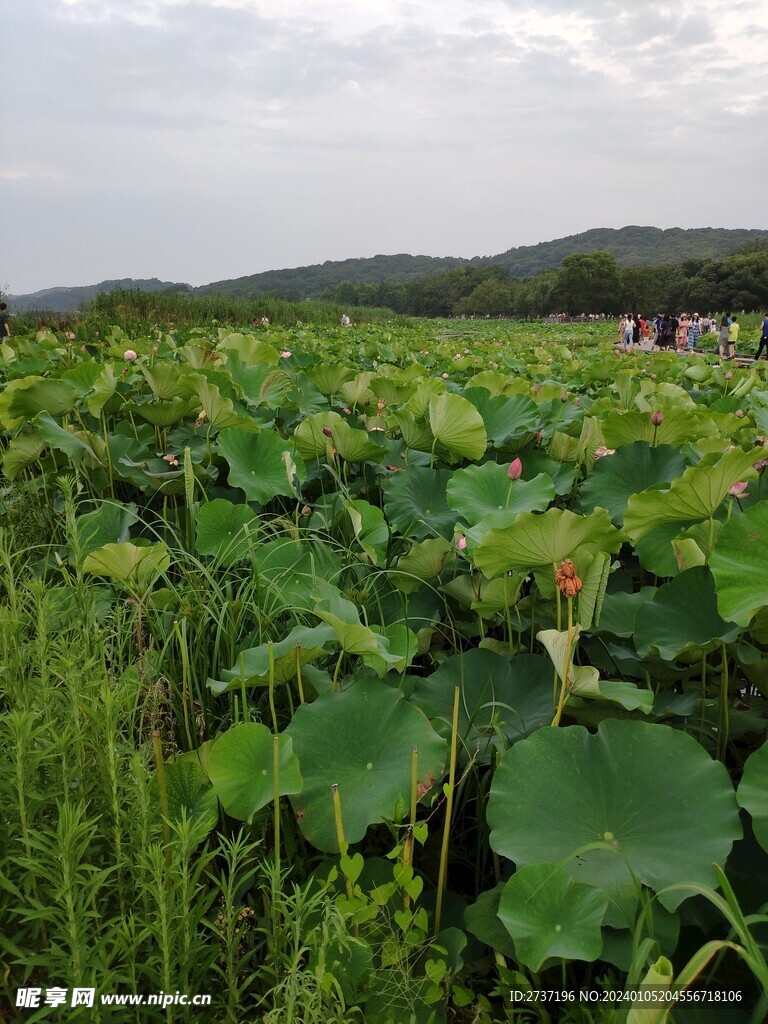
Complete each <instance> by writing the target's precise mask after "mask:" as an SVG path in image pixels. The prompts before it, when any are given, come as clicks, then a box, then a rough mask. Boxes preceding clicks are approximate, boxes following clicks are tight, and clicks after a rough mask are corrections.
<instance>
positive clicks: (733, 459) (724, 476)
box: [624, 448, 761, 541]
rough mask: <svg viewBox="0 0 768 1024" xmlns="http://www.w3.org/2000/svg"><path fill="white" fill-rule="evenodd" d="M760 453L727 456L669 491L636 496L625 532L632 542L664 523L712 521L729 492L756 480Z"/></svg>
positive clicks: (699, 468) (690, 473) (675, 483)
mask: <svg viewBox="0 0 768 1024" xmlns="http://www.w3.org/2000/svg"><path fill="white" fill-rule="evenodd" d="M760 451H761V449H755V450H753V451H749V452H743V451H741V449H738V448H735V449H733V450H731V451H728V452H725V453H724V454H723V455H722V456H721V457H720V458H719V459H718V461H717V462H716V463H715V464H714V465H713V466H691V467H690V468H688V469H686V471H685V472H684V473H683V475H682V476H681V477H678V478H677V480H675V481H673V483H672V485H671V486H670V488H669V490H667V491H658V490H651V491H642V492H641V493H640V494H633V495H632V496H631V497H630V499H629V502H628V505H627V511H626V514H625V516H624V529H625V530H626V532H627V533H628V534H629V536H630V537H631V539H632V540H633V541H637V540H639V539H640V538H641V537H643V536H645V534H646V533H649V532H650V531H651V530H653V529H655V528H657V527H659V526H661V525H662V524H664V523H692V522H699V521H700V520H702V519H710V518H711V517H712V516H714V514H715V512H716V511H717V509H718V508H719V507H720V505H721V504H722V503H723V500H724V499H725V497H726V495H727V494H728V489H729V488H730V487H732V486H733V484H735V483H736V482H737V481H739V480H746V479H749V478H751V477H754V476H755V470H754V468H753V467H754V464H755V462H756V461H757V460H758V459H759V458H760Z"/></svg>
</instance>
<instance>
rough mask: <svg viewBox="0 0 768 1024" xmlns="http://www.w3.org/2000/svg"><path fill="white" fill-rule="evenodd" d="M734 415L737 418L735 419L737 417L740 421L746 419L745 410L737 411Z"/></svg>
mask: <svg viewBox="0 0 768 1024" xmlns="http://www.w3.org/2000/svg"><path fill="white" fill-rule="evenodd" d="M733 415H734V416H735V417H736V418H737V419H740V420H742V419H744V410H743V409H737V410H736V412H735V413H734V414H733Z"/></svg>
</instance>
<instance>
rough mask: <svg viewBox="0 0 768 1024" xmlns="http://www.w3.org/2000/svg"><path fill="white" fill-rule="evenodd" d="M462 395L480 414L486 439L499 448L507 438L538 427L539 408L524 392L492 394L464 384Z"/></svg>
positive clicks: (523, 436)
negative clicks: (507, 394)
mask: <svg viewBox="0 0 768 1024" xmlns="http://www.w3.org/2000/svg"><path fill="white" fill-rule="evenodd" d="M462 397H463V398H466V399H467V401H468V402H471V403H472V405H474V407H475V408H476V409H477V411H478V412H479V413H480V415H481V416H482V418H483V423H484V424H485V431H486V434H487V435H488V441H489V442H490V443H491V444H492V445H493V447H494V448H502V447H503V446H504V445H506V444H508V443H509V442H510V441H515V440H521V439H522V438H525V437H530V435H531V434H535V433H536V431H537V430H538V423H539V410H538V406H537V405H536V403H535V402H534V401H533V400H532V399H531V398H528V397H527V396H526V395H514V396H513V397H511V398H507V397H505V396H503V395H495V396H494V395H491V393H490V392H489V391H487V390H486V389H485V388H475V387H472V388H468V389H467V388H465V389H464V392H463V393H462Z"/></svg>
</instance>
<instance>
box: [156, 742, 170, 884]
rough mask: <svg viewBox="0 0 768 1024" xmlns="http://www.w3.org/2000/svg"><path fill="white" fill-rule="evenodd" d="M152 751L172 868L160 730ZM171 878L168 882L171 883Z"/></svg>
mask: <svg viewBox="0 0 768 1024" xmlns="http://www.w3.org/2000/svg"><path fill="white" fill-rule="evenodd" d="M152 749H153V750H154V753H155V769H156V771H157V795H158V798H159V800H160V815H161V817H162V819H163V851H164V855H165V866H166V867H167V868H170V866H171V829H170V826H169V824H168V821H169V818H170V811H169V808H168V787H167V785H166V781H165V762H164V761H163V744H162V742H161V740H160V730H159V729H153V730H152ZM170 881H171V879H170V876H168V878H167V882H168V883H170Z"/></svg>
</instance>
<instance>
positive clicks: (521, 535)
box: [474, 508, 623, 577]
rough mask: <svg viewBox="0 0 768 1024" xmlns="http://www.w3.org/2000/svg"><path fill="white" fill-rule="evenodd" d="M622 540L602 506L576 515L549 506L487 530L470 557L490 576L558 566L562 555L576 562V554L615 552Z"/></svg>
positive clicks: (563, 557)
mask: <svg viewBox="0 0 768 1024" xmlns="http://www.w3.org/2000/svg"><path fill="white" fill-rule="evenodd" d="M622 540H623V535H622V534H621V532H620V531H619V530H617V529H616V528H615V527H614V526H612V524H611V521H610V517H609V515H608V513H607V512H606V511H605V509H601V508H598V509H595V511H594V512H593V513H592V514H591V515H589V516H578V515H576V514H575V513H574V512H569V511H567V510H563V509H559V508H551V509H549V511H547V512H545V513H544V514H543V515H536V514H535V513H533V512H523V513H522V514H521V515H519V516H518V517H517V519H516V520H515V522H514V523H513V525H512V526H509V527H506V528H504V529H495V530H489V531H488V533H486V534H485V536H484V537H483V539H482V541H481V542H480V544H479V546H478V547H477V548H476V549H475V552H474V559H475V564H476V565H477V567H478V569H480V570H481V571H482V572H484V573H485V575H486V576H489V577H493V576H499V575H501V573H503V572H507V571H508V570H510V569H526V570H527V569H538V568H543V567H545V566H547V567H549V566H558V565H559V564H560V563H561V562H562V561H563V559H565V558H572V559H573V560H574V561H575V562H576V563H577V565H578V556H579V554H581V555H582V556H591V555H593V554H594V553H595V552H596V551H604V552H608V553H615V552H617V551H618V550H619V548H620V547H621V542H622Z"/></svg>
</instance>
